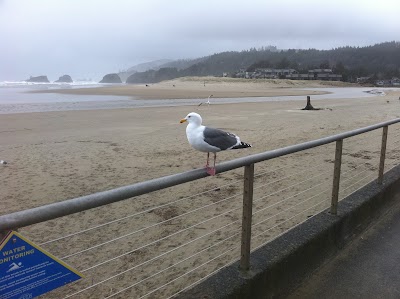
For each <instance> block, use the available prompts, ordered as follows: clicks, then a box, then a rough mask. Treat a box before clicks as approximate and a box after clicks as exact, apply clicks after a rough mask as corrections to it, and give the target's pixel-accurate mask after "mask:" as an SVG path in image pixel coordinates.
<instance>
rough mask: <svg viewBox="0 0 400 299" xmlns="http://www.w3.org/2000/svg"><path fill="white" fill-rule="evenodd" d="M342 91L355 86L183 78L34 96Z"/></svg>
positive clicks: (160, 96) (223, 95)
mask: <svg viewBox="0 0 400 299" xmlns="http://www.w3.org/2000/svg"><path fill="white" fill-rule="evenodd" d="M333 86H334V87H345V86H355V85H354V84H349V83H344V82H331V81H302V80H298V81H294V80H277V79H265V80H261V79H260V80H248V79H233V78H217V77H185V78H179V79H175V80H170V81H163V82H160V83H154V84H132V85H130V84H127V85H126V84H123V85H120V86H118V85H117V86H116V85H110V86H105V87H100V88H98V87H97V88H73V89H57V90H55V89H50V90H40V91H34V93H62V94H75V95H77V94H80V95H119V96H131V97H133V98H135V99H198V98H199V99H201V98H207V97H208V96H210V95H213V96H214V97H216V98H238V97H270V96H292V95H316V94H324V93H325V92H323V91H304V90H301V88H307V87H308V88H310V87H333Z"/></svg>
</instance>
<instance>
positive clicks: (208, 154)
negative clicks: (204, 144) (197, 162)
mask: <svg viewBox="0 0 400 299" xmlns="http://www.w3.org/2000/svg"><path fill="white" fill-rule="evenodd" d="M209 160H210V153H207V164H206V168H208V166H209V164H210V163H209Z"/></svg>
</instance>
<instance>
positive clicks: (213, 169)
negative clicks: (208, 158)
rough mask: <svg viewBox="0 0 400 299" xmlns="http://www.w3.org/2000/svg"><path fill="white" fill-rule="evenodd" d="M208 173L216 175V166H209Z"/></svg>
mask: <svg viewBox="0 0 400 299" xmlns="http://www.w3.org/2000/svg"><path fill="white" fill-rule="evenodd" d="M207 173H208V174H209V175H211V176H214V175H215V168H214V167H207Z"/></svg>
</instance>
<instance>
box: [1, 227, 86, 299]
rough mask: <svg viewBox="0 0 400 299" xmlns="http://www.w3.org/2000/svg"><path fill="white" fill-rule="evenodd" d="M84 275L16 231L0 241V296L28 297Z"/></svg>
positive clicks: (9, 297) (6, 298) (17, 298)
mask: <svg viewBox="0 0 400 299" xmlns="http://www.w3.org/2000/svg"><path fill="white" fill-rule="evenodd" d="M82 277H83V275H82V274H81V273H79V272H78V271H76V270H75V269H73V268H71V267H70V266H68V265H67V264H65V263H64V262H63V261H61V260H59V259H57V258H56V257H55V256H53V255H51V254H50V253H48V252H47V251H45V250H44V249H42V248H40V247H39V246H38V245H36V244H34V243H33V242H31V241H29V240H28V239H26V238H25V237H23V236H22V235H21V234H19V233H17V232H16V231H10V232H9V233H8V235H7V236H6V237H5V238H4V239H3V241H2V242H1V243H0V299H19V298H24V299H30V298H34V297H37V296H39V295H42V294H45V293H47V292H49V291H51V290H53V289H55V288H58V287H61V286H63V285H66V284H68V283H70V282H73V281H76V280H78V279H80V278H82Z"/></svg>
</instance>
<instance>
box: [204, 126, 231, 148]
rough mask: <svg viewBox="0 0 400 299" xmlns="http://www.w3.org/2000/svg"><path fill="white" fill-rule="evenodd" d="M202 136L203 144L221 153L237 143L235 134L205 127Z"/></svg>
mask: <svg viewBox="0 0 400 299" xmlns="http://www.w3.org/2000/svg"><path fill="white" fill-rule="evenodd" d="M203 134H204V141H205V142H207V143H208V144H209V145H212V146H215V147H218V148H219V149H221V150H222V151H223V150H226V149H229V148H231V147H233V146H235V145H236V144H237V143H238V141H237V139H236V135H235V134H232V133H228V132H225V131H222V130H218V129H213V128H209V127H205V129H204V132H203Z"/></svg>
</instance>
